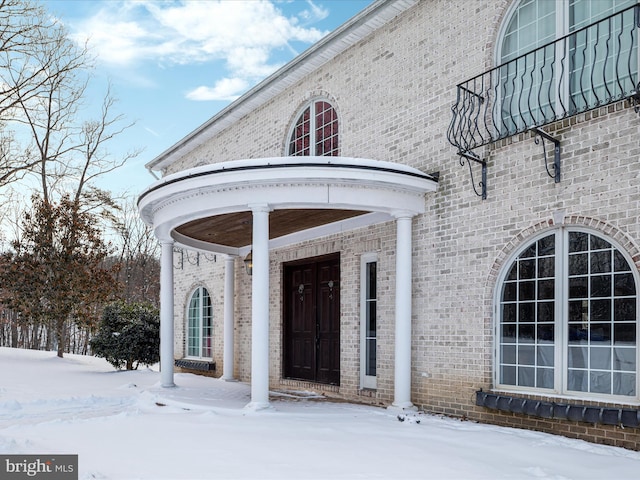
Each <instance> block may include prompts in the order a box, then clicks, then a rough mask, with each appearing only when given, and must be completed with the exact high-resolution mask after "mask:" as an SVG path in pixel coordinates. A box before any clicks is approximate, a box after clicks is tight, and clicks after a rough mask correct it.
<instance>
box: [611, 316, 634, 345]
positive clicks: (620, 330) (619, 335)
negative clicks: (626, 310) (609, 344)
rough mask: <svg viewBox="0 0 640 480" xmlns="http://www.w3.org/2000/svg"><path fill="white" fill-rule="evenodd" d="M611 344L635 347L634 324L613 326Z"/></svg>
mask: <svg viewBox="0 0 640 480" xmlns="http://www.w3.org/2000/svg"><path fill="white" fill-rule="evenodd" d="M613 342H614V344H615V345H635V344H636V324H635V322H634V323H622V324H620V323H617V324H614V326H613Z"/></svg>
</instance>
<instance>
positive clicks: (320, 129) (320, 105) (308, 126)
mask: <svg viewBox="0 0 640 480" xmlns="http://www.w3.org/2000/svg"><path fill="white" fill-rule="evenodd" d="M287 153H288V155H292V156H337V155H338V115H337V114H336V110H335V108H334V107H333V106H332V105H331V104H330V103H329V102H328V101H326V100H313V101H312V102H310V103H308V104H307V105H306V106H305V107H304V108H303V109H302V111H301V112H300V114H299V115H298V117H297V119H296V121H295V124H294V125H293V128H292V131H291V134H290V135H289V146H288V149H287Z"/></svg>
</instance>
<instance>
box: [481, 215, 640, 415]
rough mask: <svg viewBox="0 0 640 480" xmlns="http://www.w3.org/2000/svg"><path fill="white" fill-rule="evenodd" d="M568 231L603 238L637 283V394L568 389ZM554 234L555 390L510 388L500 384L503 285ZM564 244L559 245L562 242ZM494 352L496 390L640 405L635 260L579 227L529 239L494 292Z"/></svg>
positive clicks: (639, 317) (639, 313)
mask: <svg viewBox="0 0 640 480" xmlns="http://www.w3.org/2000/svg"><path fill="white" fill-rule="evenodd" d="M569 232H583V233H588V234H591V235H595V236H597V237H600V238H601V239H603V240H605V241H607V242H609V243H610V244H611V245H612V246H613V247H614V248H615V249H616V250H618V251H619V252H620V253H621V254H622V256H623V257H624V259H625V260H626V261H627V263H628V264H629V266H630V267H631V273H632V274H633V278H634V280H635V285H636V370H635V375H636V386H635V389H636V395H635V396H626V395H614V394H601V393H592V392H582V391H580V392H578V391H569V390H568V389H567V371H568V350H569V342H568V336H569V333H568V332H569V322H568V311H567V309H568V299H569V297H568V295H569V293H568V282H569V273H568V272H569V270H568V268H569V267H568V259H569V255H568V238H569ZM552 234H553V235H555V253H554V254H555V274H554V275H555V276H554V278H555V285H554V287H555V292H554V297H555V305H554V315H555V318H554V326H555V334H554V342H555V343H554V357H555V363H554V367H553V368H554V387H553V389H543V388H535V387H525V386H518V385H509V384H501V383H500V363H501V358H500V346H501V342H500V338H501V337H500V334H501V331H500V328H501V320H502V317H501V315H502V313H501V300H502V292H503V286H504V284H505V280H506V277H507V275H508V273H509V270H510V269H511V267H512V265H513V263H514V262H515V261H516V259H517V258H518V257H519V256H520V255H521V254H522V253H523V252H524V251H525V250H527V249H528V248H529V247H530V246H531V245H533V244H534V243H536V242H537V241H538V240H540V239H542V238H544V237H546V236H549V235H552ZM559 242H562V245H561V246H560V243H559ZM493 335H494V351H493V366H494V367H493V382H494V383H493V384H494V386H495V389H496V390H499V391H507V392H516V393H529V394H531V393H534V394H536V395H545V396H549V395H552V396H555V397H567V398H576V397H579V398H584V399H585V400H594V401H603V402H620V403H625V404H640V272H638V269H637V268H636V266H635V263H634V262H633V259H632V258H631V256H630V255H629V253H628V252H627V251H626V250H625V249H624V247H623V246H622V245H620V244H619V243H618V242H617V241H615V240H614V239H613V238H611V237H609V236H607V235H605V234H604V233H602V232H600V231H597V230H593V229H590V228H586V227H580V226H563V227H557V228H552V229H546V230H545V231H544V232H541V233H539V234H537V235H535V236H532V237H530V238H528V239H527V240H526V241H525V242H523V243H522V245H521V246H520V247H519V248H518V249H517V250H516V251H515V252H514V253H513V254H512V255H511V256H510V257H509V259H508V260H507V261H506V262H505V263H504V265H503V267H502V270H501V272H500V274H499V276H498V279H497V282H496V288H495V292H494V330H493Z"/></svg>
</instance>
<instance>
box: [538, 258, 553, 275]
mask: <svg viewBox="0 0 640 480" xmlns="http://www.w3.org/2000/svg"><path fill="white" fill-rule="evenodd" d="M554 275H555V258H553V257H551V258H541V259H539V260H538V278H545V277H553V276H554Z"/></svg>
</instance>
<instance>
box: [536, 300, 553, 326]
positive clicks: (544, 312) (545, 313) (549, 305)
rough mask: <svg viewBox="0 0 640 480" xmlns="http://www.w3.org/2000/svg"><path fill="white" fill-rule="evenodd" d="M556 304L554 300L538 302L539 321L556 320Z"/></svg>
mask: <svg viewBox="0 0 640 480" xmlns="http://www.w3.org/2000/svg"><path fill="white" fill-rule="evenodd" d="M554 309H555V304H554V303H553V302H539V303H538V322H553V321H555V311H554Z"/></svg>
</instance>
